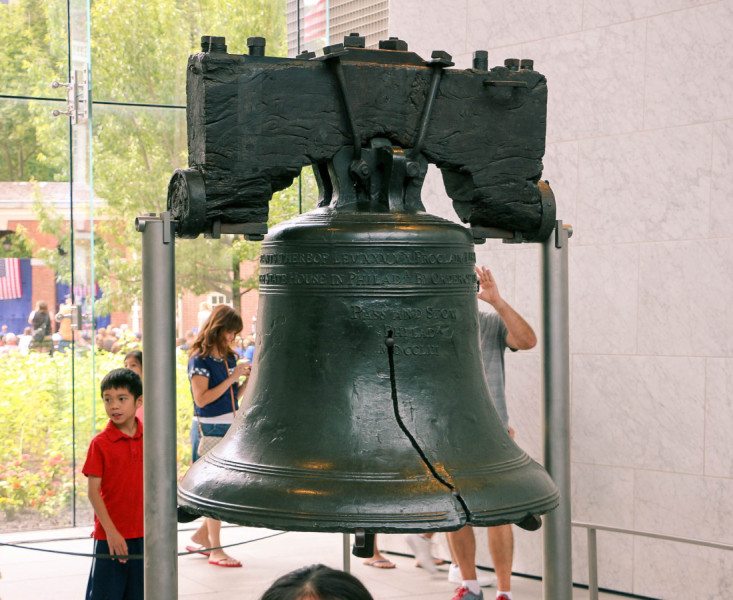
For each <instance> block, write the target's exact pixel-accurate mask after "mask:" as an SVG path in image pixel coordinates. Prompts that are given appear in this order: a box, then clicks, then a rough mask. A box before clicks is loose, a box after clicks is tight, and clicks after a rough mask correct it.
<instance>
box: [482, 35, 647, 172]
mask: <svg viewBox="0 0 733 600" xmlns="http://www.w3.org/2000/svg"><path fill="white" fill-rule="evenodd" d="M645 39H646V26H645V24H644V23H643V22H640V21H635V22H631V23H624V24H621V25H614V26H612V27H606V28H602V29H594V30H590V31H583V32H581V33H574V34H570V35H565V36H559V37H552V38H547V39H543V40H538V41H535V42H528V43H525V44H519V45H516V46H508V47H504V48H499V49H493V48H489V62H490V63H491V64H496V63H500V62H503V59H504V58H507V57H510V56H514V57H517V58H531V59H533V60H534V68H535V69H536V70H537V71H539V72H540V73H542V74H543V75H545V77H547V87H548V99H547V141H548V142H549V143H555V142H562V141H572V140H578V139H584V138H588V137H596V136H602V135H613V134H618V133H626V132H631V131H635V130H638V129H639V128H641V125H642V107H643V102H644V91H643V90H644V45H645ZM551 181H552V180H551Z"/></svg>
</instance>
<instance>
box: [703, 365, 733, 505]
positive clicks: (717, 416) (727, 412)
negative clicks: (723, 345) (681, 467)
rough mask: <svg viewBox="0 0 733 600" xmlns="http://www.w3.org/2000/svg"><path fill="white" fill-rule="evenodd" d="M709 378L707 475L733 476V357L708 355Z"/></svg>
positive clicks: (706, 436)
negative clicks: (732, 436)
mask: <svg viewBox="0 0 733 600" xmlns="http://www.w3.org/2000/svg"><path fill="white" fill-rule="evenodd" d="M705 382H706V385H705V475H708V476H711V477H728V478H733V442H731V434H732V433H731V432H733V359H730V358H708V359H707V360H706V368H705ZM731 502H732V503H733V498H731Z"/></svg>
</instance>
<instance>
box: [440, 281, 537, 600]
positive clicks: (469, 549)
mask: <svg viewBox="0 0 733 600" xmlns="http://www.w3.org/2000/svg"><path fill="white" fill-rule="evenodd" d="M476 274H477V275H478V278H479V293H478V299H479V300H482V301H483V302H486V303H488V304H489V305H491V306H492V308H493V309H494V311H495V312H494V313H483V312H479V326H480V343H481V353H482V360H483V363H484V373H485V374H486V382H487V383H488V386H489V392H490V393H491V398H492V399H493V401H494V405H495V406H496V411H497V412H498V413H499V417H500V418H501V422H502V423H503V424H504V426H505V427H506V428H507V431H508V432H509V435H510V436H511V437H514V430H513V429H512V428H511V427H509V416H508V414H507V409H506V398H505V395H504V350H505V349H506V348H509V349H510V350H513V351H514V350H529V349H530V348H534V346H535V345H536V344H537V337H536V336H535V333H534V331H533V330H532V327H530V325H529V324H528V323H527V321H525V320H524V319H523V318H522V317H521V315H519V313H517V311H515V310H514V309H513V308H512V307H511V306H510V305H509V304H508V303H507V302H506V300H504V299H503V298H502V297H501V295H500V294H499V289H498V287H497V285H496V282H495V281H494V277H493V276H492V274H491V271H489V270H488V269H487V268H485V267H478V268H477V269H476ZM488 537H489V552H490V553H491V559H492V561H493V563H494V571H496V579H497V592H496V598H497V599H501V600H511V574H512V559H513V556H514V536H513V534H512V526H511V525H500V526H498V527H489V528H488ZM448 542H449V543H450V546H451V550H452V554H453V558H454V563H456V562H457V563H458V567H459V569H460V576H461V577H460V581H461V587H460V588H459V590H458V591H457V593H456V596H455V597H454V598H462V599H463V600H482V599H483V594H482V593H481V588H480V587H479V582H478V580H477V577H476V538H475V537H474V534H473V530H472V528H471V527H464V528H463V529H460V530H458V531H452V532H450V533H448Z"/></svg>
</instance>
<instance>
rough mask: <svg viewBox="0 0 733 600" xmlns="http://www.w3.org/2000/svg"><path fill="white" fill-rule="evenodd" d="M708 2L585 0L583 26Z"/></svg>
mask: <svg viewBox="0 0 733 600" xmlns="http://www.w3.org/2000/svg"><path fill="white" fill-rule="evenodd" d="M708 3H710V0H614V2H607V1H605V0H585V1H584V2H583V28H584V29H591V28H593V27H604V26H606V25H612V24H614V23H623V22H625V21H634V20H636V19H642V18H644V17H653V16H655V15H659V14H664V13H668V12H672V11H677V10H682V9H684V8H690V7H693V6H698V5H700V4H708Z"/></svg>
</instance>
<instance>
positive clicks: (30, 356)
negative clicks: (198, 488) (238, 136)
mask: <svg viewBox="0 0 733 600" xmlns="http://www.w3.org/2000/svg"><path fill="white" fill-rule="evenodd" d="M305 12H306V11H304V16H305ZM0 18H1V19H2V23H3V27H2V28H0V41H1V43H2V45H3V49H4V55H5V59H6V60H5V62H4V76H3V78H2V80H1V81H0V135H2V139H3V140H4V142H5V143H4V144H3V147H2V148H0V258H1V259H2V264H1V265H0V269H5V271H6V272H8V270H9V269H14V268H15V265H16V263H17V265H18V272H19V274H20V280H21V281H20V290H19V292H18V294H19V295H18V297H10V295H8V297H2V298H0V325H7V326H8V328H7V329H6V330H5V331H3V332H0V336H2V338H3V339H2V341H0V367H2V368H3V372H5V373H6V374H8V375H7V376H6V377H5V378H4V380H3V381H2V382H0V385H2V386H3V390H2V391H0V423H2V425H0V432H1V433H2V435H0V469H2V473H0V531H12V530H18V529H29V528H33V529H40V528H45V527H53V526H69V525H85V524H88V523H89V522H90V521H91V511H90V509H89V505H88V501H87V499H86V480H85V478H84V476H83V475H82V474H81V467H82V465H83V462H84V458H85V456H86V449H87V447H88V444H89V441H90V439H91V438H92V436H93V435H95V434H96V433H98V432H99V431H100V430H101V428H102V427H104V424H105V422H106V419H107V417H106V415H105V413H104V409H103V407H102V404H101V401H100V399H99V392H98V386H99V381H100V380H101V378H102V376H103V375H104V374H105V373H107V372H108V371H109V370H110V369H112V368H115V367H119V366H121V365H122V362H123V357H124V354H125V352H126V351H127V350H129V349H131V348H134V347H141V345H142V344H143V342H144V340H141V339H140V331H141V308H140V303H141V300H142V299H141V295H140V287H141V285H140V284H141V281H140V279H141V263H140V246H141V236H140V234H139V233H137V232H136V231H135V230H134V219H135V217H136V216H138V215H139V214H141V213H146V212H160V211H163V210H165V204H166V190H167V184H168V180H169V178H170V176H171V174H172V172H173V171H174V169H176V168H181V167H185V166H186V165H187V163H188V160H187V141H186V116H185V101H186V99H185V77H186V60H187V57H188V55H189V54H191V53H194V52H197V51H199V49H200V38H201V36H202V35H218V36H226V38H227V44H228V47H229V52H232V53H243V52H247V47H246V44H247V37H249V36H263V37H266V38H267V54H268V55H274V56H286V55H287V53H288V45H287V35H286V34H287V32H286V0H276V1H271V0H244V1H242V2H239V3H235V4H232V3H230V2H228V1H226V0H187V1H185V2H180V1H179V0H151V1H150V2H145V3H130V2H127V1H126V0H95V2H93V3H90V2H89V0H8V1H5V0H0ZM300 25H301V26H303V23H302V22H301V23H300ZM296 37H297V36H296ZM301 37H303V36H301ZM54 81H55V82H57V83H56V84H55V86H54V87H52V85H51V84H52V82H54ZM53 111H55V112H56V115H57V116H55V117H54V116H53V115H52V112H53ZM317 197H318V193H317V188H316V185H315V180H314V178H313V176H312V172H311V170H310V169H309V168H307V169H304V171H303V176H302V178H300V179H296V181H295V182H294V183H293V185H292V186H291V187H290V188H289V189H287V190H284V191H282V192H279V193H278V194H276V195H275V197H274V199H273V201H272V203H271V207H270V221H269V224H270V226H272V225H274V224H275V223H277V222H279V221H282V220H284V219H287V218H291V217H293V216H295V215H297V214H298V213H299V212H305V211H307V210H310V209H312V208H314V207H315V206H316V203H317ZM258 253H259V244H257V243H252V242H247V241H245V240H243V239H242V238H241V237H235V236H223V238H222V239H221V240H204V239H203V238H199V239H197V240H193V241H190V240H185V241H179V242H177V253H176V261H177V265H176V267H177V285H178V290H177V292H178V295H179V303H178V306H177V307H176V311H177V319H178V323H179V328H178V329H179V335H180V338H181V339H180V340H179V344H180V345H181V346H182V348H183V349H184V350H185V347H186V333H187V332H190V331H191V330H194V329H195V328H196V326H197V322H196V313H197V311H198V308H199V305H200V303H201V302H203V301H211V302H221V301H224V302H229V303H231V304H232V305H234V306H235V307H237V308H240V309H241V310H242V313H243V316H245V331H244V334H254V333H255V332H256V323H255V319H254V315H255V314H256V294H257V290H256V282H257V264H258V263H257V260H256V259H257V256H258ZM1 275H2V274H1V273H0V276H1ZM253 299H254V302H253ZM39 301H43V302H44V303H45V305H46V307H47V311H48V320H49V327H48V331H45V330H44V332H43V335H40V334H39V337H38V339H36V340H34V339H33V338H34V335H33V334H34V330H35V329H41V327H34V326H33V324H32V323H29V322H28V318H29V316H31V313H32V311H33V310H34V308H35V305H36V304H37V303H38V302H39ZM26 327H30V332H28V331H27V330H26ZM7 333H12V334H13V335H12V336H10V337H7V336H6V334H7ZM6 337H7V339H6ZM179 358H180V365H179V366H180V368H179V370H178V374H177V377H178V380H177V387H178V407H179V414H178V424H179V427H178V436H179V452H178V454H179V464H180V465H181V470H185V468H187V466H188V463H189V462H190V448H189V445H188V429H189V427H190V420H191V412H192V411H191V401H190V394H189V391H188V383H187V379H186V373H185V361H186V355H185V351H181V353H180V356H179ZM31 391H32V396H33V402H28V397H29V396H28V395H29V393H31Z"/></svg>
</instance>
